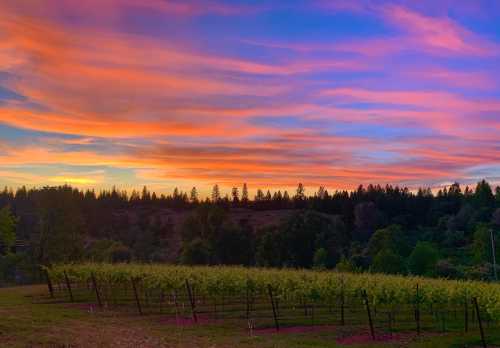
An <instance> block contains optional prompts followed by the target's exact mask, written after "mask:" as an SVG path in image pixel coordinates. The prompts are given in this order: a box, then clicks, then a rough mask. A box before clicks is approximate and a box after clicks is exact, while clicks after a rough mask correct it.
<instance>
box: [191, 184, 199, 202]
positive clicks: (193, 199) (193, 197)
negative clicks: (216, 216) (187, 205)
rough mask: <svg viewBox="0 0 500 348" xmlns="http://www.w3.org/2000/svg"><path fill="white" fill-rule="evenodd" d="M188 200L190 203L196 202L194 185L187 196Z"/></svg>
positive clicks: (196, 192)
mask: <svg viewBox="0 0 500 348" xmlns="http://www.w3.org/2000/svg"><path fill="white" fill-rule="evenodd" d="M189 200H190V201H191V203H198V191H197V190H196V187H193V188H192V189H191V195H190V196H189Z"/></svg>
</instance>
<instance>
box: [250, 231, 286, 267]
mask: <svg viewBox="0 0 500 348" xmlns="http://www.w3.org/2000/svg"><path fill="white" fill-rule="evenodd" d="M255 261H256V264H257V265H258V266H261V267H279V266H281V261H282V259H281V236H280V235H279V234H278V233H276V232H275V231H274V230H273V229H272V228H269V229H267V230H265V231H261V237H260V239H259V241H258V244H257V251H256V254H255Z"/></svg>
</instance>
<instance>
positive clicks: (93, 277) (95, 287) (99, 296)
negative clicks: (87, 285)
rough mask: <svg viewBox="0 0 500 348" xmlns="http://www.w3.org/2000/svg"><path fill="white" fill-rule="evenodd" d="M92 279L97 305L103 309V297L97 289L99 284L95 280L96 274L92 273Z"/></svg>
mask: <svg viewBox="0 0 500 348" xmlns="http://www.w3.org/2000/svg"><path fill="white" fill-rule="evenodd" d="M90 277H91V278H92V285H93V286H94V291H95V297H96V298H97V304H98V305H99V308H102V301H101V295H100V294H99V288H98V287H97V282H96V280H95V276H94V273H90Z"/></svg>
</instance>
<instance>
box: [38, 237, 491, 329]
mask: <svg viewBox="0 0 500 348" xmlns="http://www.w3.org/2000/svg"><path fill="white" fill-rule="evenodd" d="M423 247H427V246H425V245H421V246H417V248H423ZM48 272H49V273H50V276H51V278H52V279H53V281H54V282H58V281H63V280H64V272H67V274H69V275H70V277H71V278H72V279H73V280H75V281H80V282H85V281H86V280H87V279H88V278H89V276H90V274H91V273H93V274H95V277H96V278H97V280H98V281H106V282H112V283H114V284H130V279H132V278H137V277H140V278H141V287H142V288H143V290H146V291H147V290H156V291H157V290H158V288H159V287H160V288H161V289H162V290H164V291H165V292H166V293H169V292H172V291H185V281H186V279H188V280H189V282H190V284H191V285H192V286H193V287H194V288H195V289H196V294H197V296H200V298H202V297H205V296H208V297H213V298H220V296H221V295H222V294H227V295H231V296H234V297H240V298H241V297H242V296H244V295H245V293H246V291H247V290H248V286H249V284H251V289H252V295H254V296H256V297H255V298H262V297H263V296H266V295H267V294H268V287H269V286H271V287H272V288H273V290H274V294H275V296H276V298H282V299H285V300H286V301H287V303H293V302H295V303H298V302H299V301H300V302H304V301H305V302H306V303H308V302H309V301H323V302H325V303H326V302H329V303H330V301H331V300H332V298H337V297H338V296H339V295H340V294H341V293H342V294H343V295H344V296H345V297H346V298H347V300H348V301H352V300H355V301H360V300H361V298H360V296H359V295H360V294H362V293H363V292H366V293H367V296H368V300H369V301H370V302H371V303H373V304H375V305H377V304H390V305H393V306H399V305H409V304H412V303H414V300H415V288H416V285H417V284H418V286H419V296H420V297H419V300H420V304H421V306H422V307H423V308H429V309H430V308H431V307H430V306H434V308H439V307H440V306H443V307H444V308H446V306H448V305H452V306H454V307H455V308H459V307H458V306H460V308H461V306H463V303H464V301H465V300H466V298H467V299H469V300H470V298H471V297H476V298H477V299H478V301H479V303H481V304H482V308H483V313H482V314H484V315H485V316H487V318H488V319H490V320H498V319H500V285H498V284H492V283H484V282H458V281H450V280H442V279H430V278H423V277H402V276H394V275H382V274H369V273H364V274H349V273H340V272H324V271H307V270H296V269H294V270H291V269H281V270H277V269H259V268H248V267H245V268H243V267H227V266H215V267H186V266H172V265H154V264H148V265H141V264H127V265H125V264H116V265H108V264H81V265H80V264H68V265H65V264H62V265H56V266H55V267H52V268H49V269H48ZM466 296H467V297H466ZM452 308H453V307H452Z"/></svg>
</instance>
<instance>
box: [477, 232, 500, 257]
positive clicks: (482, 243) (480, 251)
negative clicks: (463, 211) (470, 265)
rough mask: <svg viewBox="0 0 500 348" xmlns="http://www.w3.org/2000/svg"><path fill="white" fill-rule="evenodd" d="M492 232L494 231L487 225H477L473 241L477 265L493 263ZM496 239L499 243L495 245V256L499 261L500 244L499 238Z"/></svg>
mask: <svg viewBox="0 0 500 348" xmlns="http://www.w3.org/2000/svg"><path fill="white" fill-rule="evenodd" d="M490 231H493V229H492V228H491V227H490V226H489V225H488V224H486V223H479V224H477V225H476V229H475V231H474V240H473V253H474V261H475V262H476V263H477V264H480V263H484V262H492V261H493V255H492V248H491V233H490ZM494 238H495V240H496V241H497V243H495V245H496V253H495V255H496V257H497V260H498V257H499V256H500V245H499V244H500V243H498V236H495V237H494Z"/></svg>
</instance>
